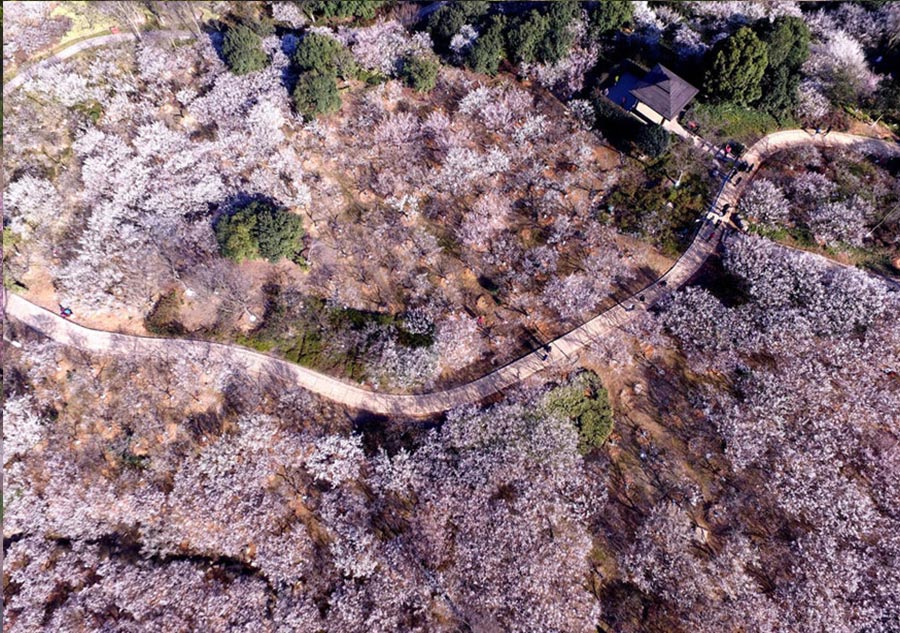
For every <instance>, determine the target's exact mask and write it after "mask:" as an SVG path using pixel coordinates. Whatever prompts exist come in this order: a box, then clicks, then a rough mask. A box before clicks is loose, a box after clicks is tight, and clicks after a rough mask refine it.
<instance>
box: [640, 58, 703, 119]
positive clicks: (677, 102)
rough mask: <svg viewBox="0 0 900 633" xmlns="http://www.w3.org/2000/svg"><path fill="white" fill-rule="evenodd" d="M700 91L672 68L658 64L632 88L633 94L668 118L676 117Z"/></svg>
mask: <svg viewBox="0 0 900 633" xmlns="http://www.w3.org/2000/svg"><path fill="white" fill-rule="evenodd" d="M698 92H700V91H699V90H697V88H694V87H693V86H692V85H691V84H689V83H688V82H686V81H685V80H684V79H682V78H681V77H679V76H678V75H676V74H675V73H673V72H672V71H671V70H669V69H668V68H666V67H665V66H663V65H662V64H657V65H656V66H654V67H653V69H652V70H650V72H648V73H647V74H646V75H644V78H643V79H641V81H640V82H638V85H637V86H636V87H635V88H632V90H631V94H633V95H634V96H635V98H636V99H638V100H639V101H642V102H644V103H646V104H647V105H648V106H650V107H651V108H653V110H654V111H656V112H659V113H660V114H661V115H663V116H664V117H666V118H667V119H674V118H675V117H677V116H678V115H679V113H680V112H681V111H682V110H683V109H684V106H686V105H687V104H688V101H690V100H691V99H693V98H694V97H695V96H696V94H697V93H698Z"/></svg>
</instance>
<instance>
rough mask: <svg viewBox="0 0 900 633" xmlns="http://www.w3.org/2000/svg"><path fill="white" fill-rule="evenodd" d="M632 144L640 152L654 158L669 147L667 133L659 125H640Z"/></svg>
mask: <svg viewBox="0 0 900 633" xmlns="http://www.w3.org/2000/svg"><path fill="white" fill-rule="evenodd" d="M634 144H635V146H637V148H638V149H639V150H640V151H641V153H643V154H646V155H647V156H649V157H651V158H656V157H657V156H662V155H663V154H664V153H665V152H666V150H667V149H668V148H669V133H668V132H667V131H666V130H665V129H664V128H663V127H662V126H661V125H655V124H648V125H642V126H641V127H640V129H639V130H638V132H637V135H636V136H635V138H634Z"/></svg>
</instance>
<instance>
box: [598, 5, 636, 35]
mask: <svg viewBox="0 0 900 633" xmlns="http://www.w3.org/2000/svg"><path fill="white" fill-rule="evenodd" d="M633 15H634V7H633V6H632V4H631V2H629V1H628V0H605V1H604V2H598V3H597V4H596V5H595V6H594V7H593V8H592V9H591V10H590V12H589V13H588V20H589V21H588V26H589V29H590V33H591V36H592V37H594V38H598V37H601V36H603V35H608V34H610V33H613V32H614V31H617V30H619V29H621V28H622V27H623V26H625V25H626V24H628V23H630V22H631V18H632V16H633Z"/></svg>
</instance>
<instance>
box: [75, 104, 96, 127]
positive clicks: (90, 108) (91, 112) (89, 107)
mask: <svg viewBox="0 0 900 633" xmlns="http://www.w3.org/2000/svg"><path fill="white" fill-rule="evenodd" d="M72 110H74V111H75V112H80V113H81V114H83V115H85V116H86V117H88V118H89V119H90V120H91V121H93V122H94V123H95V124H96V123H97V121H99V120H100V117H102V116H103V106H102V105H101V104H100V102H99V101H97V100H96V99H91V100H90V101H82V102H80V103H76V104H75V105H73V106H72Z"/></svg>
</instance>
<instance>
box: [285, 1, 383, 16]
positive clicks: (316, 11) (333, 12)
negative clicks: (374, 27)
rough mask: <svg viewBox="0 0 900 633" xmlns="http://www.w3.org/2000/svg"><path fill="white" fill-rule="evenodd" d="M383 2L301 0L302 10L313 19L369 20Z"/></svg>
mask: <svg viewBox="0 0 900 633" xmlns="http://www.w3.org/2000/svg"><path fill="white" fill-rule="evenodd" d="M383 4H384V0H303V3H302V6H303V8H304V9H305V10H306V11H307V12H308V13H309V14H311V15H312V16H313V17H315V18H325V19H329V18H350V17H353V18H361V19H363V20H371V19H372V18H374V17H375V14H376V13H377V12H378V9H380V8H381V7H382V5H383Z"/></svg>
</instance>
